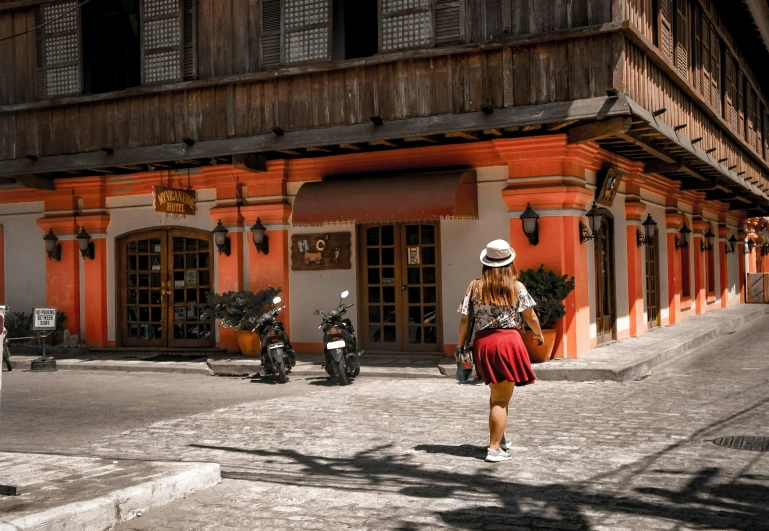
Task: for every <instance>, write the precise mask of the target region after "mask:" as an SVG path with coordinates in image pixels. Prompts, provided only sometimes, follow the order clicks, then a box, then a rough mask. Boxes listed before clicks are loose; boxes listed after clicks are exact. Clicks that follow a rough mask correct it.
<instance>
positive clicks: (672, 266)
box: [667, 234, 682, 324]
mask: <svg viewBox="0 0 769 531" xmlns="http://www.w3.org/2000/svg"><path fill="white" fill-rule="evenodd" d="M667 243H668V307H669V310H670V311H669V315H670V317H669V320H670V324H676V323H678V322H680V321H681V286H682V279H681V257H680V256H678V253H679V252H680V251H679V250H678V249H676V235H675V234H668V235H667Z"/></svg>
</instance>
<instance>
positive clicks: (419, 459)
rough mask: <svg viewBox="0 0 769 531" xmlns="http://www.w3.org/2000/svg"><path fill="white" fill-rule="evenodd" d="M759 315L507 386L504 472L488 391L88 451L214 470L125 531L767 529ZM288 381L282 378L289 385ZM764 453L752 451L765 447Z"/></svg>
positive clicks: (326, 407)
mask: <svg viewBox="0 0 769 531" xmlns="http://www.w3.org/2000/svg"><path fill="white" fill-rule="evenodd" d="M767 325H769V318H768V317H763V318H761V319H759V320H758V321H756V322H755V323H753V324H751V325H748V326H747V327H745V328H743V329H741V330H739V331H737V332H736V333H735V334H732V335H729V336H726V337H724V338H721V339H719V340H716V341H715V342H713V343H711V344H710V345H709V346H707V347H705V348H704V349H702V350H701V351H699V352H697V353H696V354H694V355H691V356H689V357H688V358H686V359H685V360H684V361H680V362H678V363H676V364H675V365H672V366H668V367H666V368H664V369H662V370H658V371H656V372H655V373H654V374H652V375H651V376H650V377H648V378H645V379H643V380H640V381H635V382H631V383H627V384H614V383H595V384H591V383H584V384H573V383H550V382H538V383H537V384H536V385H534V386H531V387H528V388H522V389H519V390H516V393H515V395H514V397H513V403H512V404H511V420H510V423H509V433H510V435H511V437H512V438H513V441H514V445H515V448H514V449H513V450H512V453H513V455H514V459H513V461H512V462H509V463H503V464H499V465H490V464H488V463H485V462H484V461H483V457H484V455H485V446H486V443H487V439H486V437H487V435H486V433H487V432H486V400H487V397H488V390H487V389H486V388H485V387H484V386H472V385H462V386H460V385H457V384H456V383H454V382H452V381H451V380H446V381H440V380H438V381H432V380H430V381H424V380H422V381H414V380H410V381H409V380H406V381H398V380H393V379H390V380H375V381H368V382H365V381H363V380H361V381H359V382H356V383H354V384H353V385H351V386H349V387H346V388H340V387H328V386H327V385H326V382H325V380H317V381H315V382H314V383H315V384H316V386H313V387H314V388H313V390H312V392H311V394H308V395H305V396H291V397H285V398H275V399H272V400H267V401H264V402H251V403H248V404H241V405H237V406H234V407H229V408H226V409H221V410H218V411H214V412H211V413H205V414H200V415H194V416H189V417H185V418H181V419H178V420H172V421H162V422H158V423H155V424H153V425H151V426H148V427H146V428H144V429H139V430H132V431H128V432H125V433H121V434H116V435H114V436H111V437H105V438H102V439H100V440H99V441H97V442H96V443H95V444H92V445H89V446H87V447H86V448H82V451H83V452H87V453H89V454H92V455H103V456H120V457H123V458H130V457H135V458H164V459H184V460H203V461H215V462H218V463H220V464H221V465H222V468H223V472H224V474H225V477H226V478H227V479H225V480H224V481H223V483H222V484H221V485H219V486H217V487H215V488H213V489H210V490H207V491H204V492H200V493H198V494H195V495H193V496H191V497H189V498H188V499H186V500H183V501H178V502H174V503H172V504H170V505H168V506H166V507H163V508H160V509H155V510H152V511H150V512H149V513H147V514H145V515H143V516H142V517H141V518H138V519H135V520H133V521H130V522H127V523H125V524H122V525H121V526H120V527H119V529H121V530H123V531H125V530H129V529H130V530H145V529H146V530H149V529H187V530H189V529H277V528H279V526H286V525H288V526H290V528H292V529H401V530H412V529H414V530H416V529H430V528H440V527H447V528H460V529H477V528H479V527H480V528H483V529H515V528H518V527H520V528H521V529H531V528H547V529H596V530H597V529H606V530H609V529H610V530H615V531H616V530H622V529H634V530H636V529H643V530H656V529H745V530H748V529H767V528H769V527H767V526H769V524H767V523H766V522H767V521H769V507H768V506H767V503H766V500H767V499H769V459H767V457H768V456H769V454H767V453H766V445H764V446H763V450H764V451H746V450H740V449H730V448H726V447H723V446H720V445H718V444H714V440H717V439H719V438H724V437H733V436H769V425H768V424H767V420H768V419H769V397H767V383H768V382H769V356H767V350H766V345H767V343H769V326H767ZM289 385H290V384H289ZM761 449H762V448H758V450H761Z"/></svg>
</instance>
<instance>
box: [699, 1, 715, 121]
mask: <svg viewBox="0 0 769 531" xmlns="http://www.w3.org/2000/svg"><path fill="white" fill-rule="evenodd" d="M700 14H701V13H700ZM700 19H701V22H702V28H701V30H702V33H701V34H700V35H701V39H702V52H701V61H702V96H703V97H704V98H705V101H707V102H708V103H709V104H710V105H711V107H712V106H713V102H712V100H711V99H710V76H711V72H712V67H711V64H710V24H709V23H708V20H707V17H705V16H701V17H700Z"/></svg>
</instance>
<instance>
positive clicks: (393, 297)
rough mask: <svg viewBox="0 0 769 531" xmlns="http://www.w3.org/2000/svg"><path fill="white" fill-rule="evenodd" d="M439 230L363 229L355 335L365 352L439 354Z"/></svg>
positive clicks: (404, 226) (405, 226)
mask: <svg viewBox="0 0 769 531" xmlns="http://www.w3.org/2000/svg"><path fill="white" fill-rule="evenodd" d="M439 229H440V226H439V224H438V223H396V224H392V225H377V226H365V225H364V226H362V227H360V229H359V232H358V249H359V253H360V258H359V261H358V262H359V264H360V270H359V278H360V282H359V284H360V287H361V296H360V297H359V300H360V302H361V304H360V311H359V316H360V319H359V322H360V323H361V326H360V327H359V331H358V336H359V337H360V340H361V341H362V344H363V345H364V347H365V348H366V349H368V350H373V351H380V352H441V351H442V348H443V346H442V338H443V334H442V330H441V323H442V319H441V305H440V299H441V297H440V293H441V282H440V279H441V273H440V256H441V253H440V234H439Z"/></svg>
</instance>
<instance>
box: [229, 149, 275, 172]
mask: <svg viewBox="0 0 769 531" xmlns="http://www.w3.org/2000/svg"><path fill="white" fill-rule="evenodd" d="M232 165H233V166H234V167H235V168H237V169H239V170H243V171H251V172H256V173H262V172H265V171H267V157H265V156H264V155H257V154H256V153H245V154H243V155H233V157H232Z"/></svg>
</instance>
